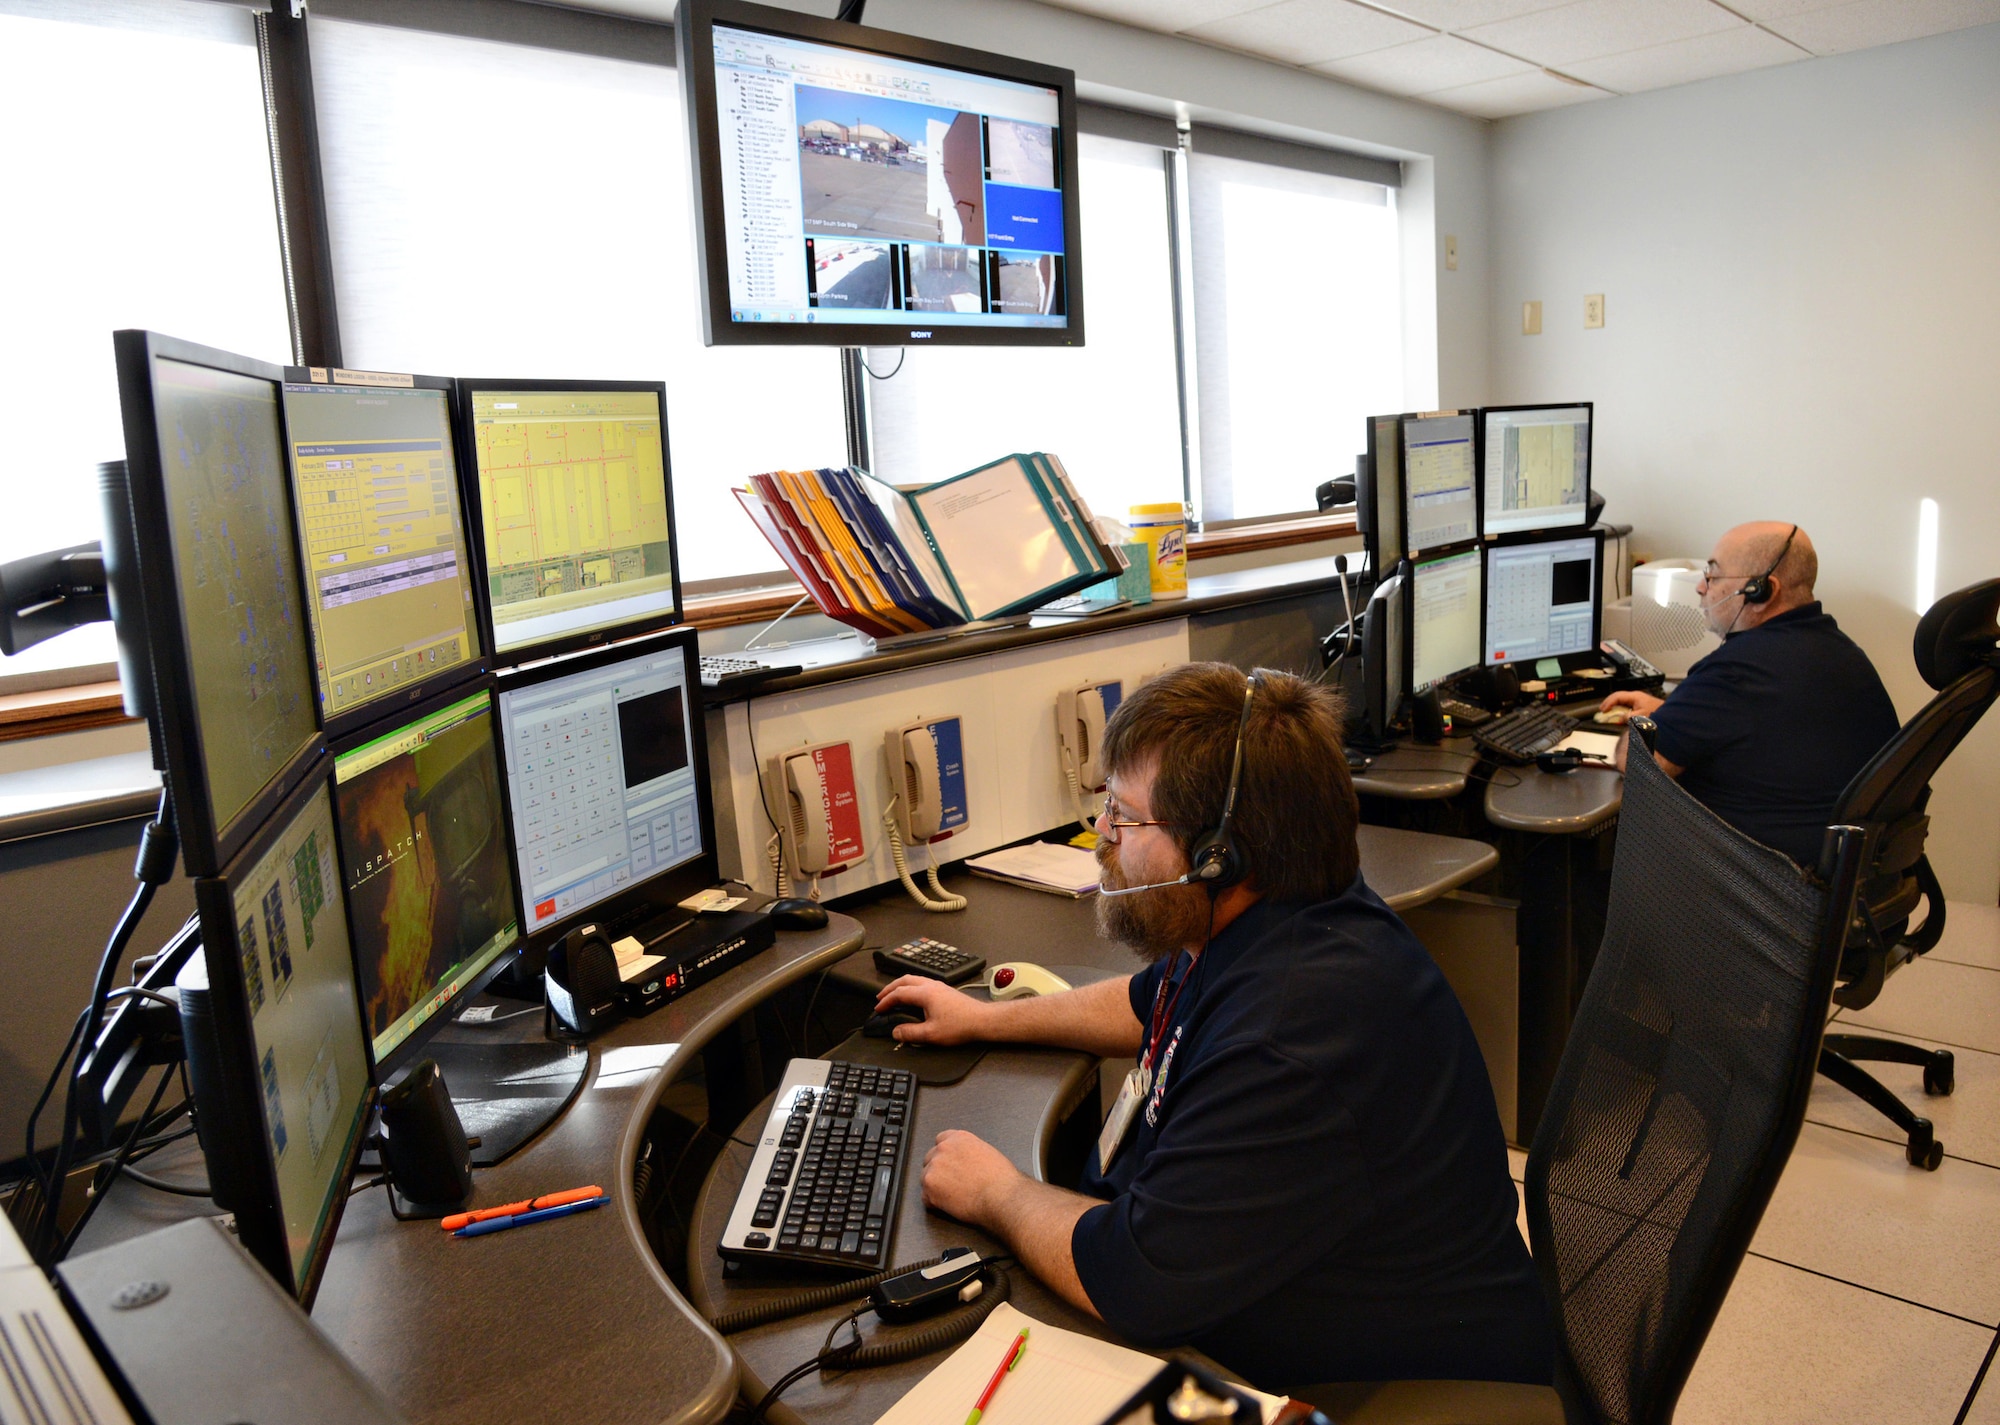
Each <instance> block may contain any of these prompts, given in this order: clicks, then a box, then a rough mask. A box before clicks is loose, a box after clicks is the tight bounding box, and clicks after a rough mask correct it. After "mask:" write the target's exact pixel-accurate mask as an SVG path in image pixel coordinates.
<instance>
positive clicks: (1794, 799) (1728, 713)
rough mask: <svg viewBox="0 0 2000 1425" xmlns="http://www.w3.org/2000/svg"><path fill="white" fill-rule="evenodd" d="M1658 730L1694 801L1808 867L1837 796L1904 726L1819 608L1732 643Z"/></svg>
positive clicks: (1700, 667)
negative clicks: (1679, 768) (1682, 769)
mask: <svg viewBox="0 0 2000 1425" xmlns="http://www.w3.org/2000/svg"><path fill="white" fill-rule="evenodd" d="M1653 721H1654V722H1655V723H1657V724H1658V725H1659V729H1660V734H1659V738H1658V740H1657V741H1656V742H1655V744H1654V745H1655V747H1656V748H1657V750H1658V751H1659V754H1660V755H1661V756H1662V757H1664V758H1666V759H1667V760H1668V761H1669V762H1672V763H1674V764H1675V765H1676V766H1679V767H1683V768H1685V769H1686V770H1685V771H1684V772H1683V773H1682V774H1681V778H1680V783H1681V785H1682V786H1683V787H1685V788H1687V790H1688V792H1689V794H1690V795H1692V796H1693V797H1694V798H1695V799H1696V800H1697V801H1699V802H1701V803H1702V804H1703V805H1704V806H1706V807H1707V808H1708V809H1709V810H1710V811H1713V812H1714V813H1715V814H1716V815H1717V816H1719V817H1721V818H1722V819H1723V820H1724V821H1726V822H1728V823H1729V824H1730V825H1731V826H1733V827H1735V828H1736V829H1737V830H1738V831H1741V832H1742V833H1743V834H1744V835H1746V836H1749V837H1752V838H1753V839H1755V840H1757V841H1761V842H1763V843H1764V844H1765V845H1766V846H1772V847H1776V848H1777V849H1778V850H1780V851H1782V852H1784V853H1785V854H1786V855H1787V856H1789V857H1791V858H1792V859H1793V860H1794V861H1797V862H1799V863H1800V864H1801V865H1805V866H1813V865H1816V864H1818V861H1819V848H1820V839H1821V837H1822V836H1823V835H1824V834H1825V832H1826V828H1827V825H1828V823H1829V822H1831V821H1832V820H1833V812H1834V807H1835V805H1836V804H1837V803H1838V802H1839V800H1840V794H1841V792H1842V791H1843V790H1845V789H1846V786H1847V784H1848V783H1849V782H1850V781H1852V780H1853V779H1854V774H1855V773H1856V772H1859V771H1860V770H1861V769H1862V768H1863V767H1865V766H1867V765H1868V761H1869V759H1870V758H1872V757H1873V756H1874V755H1875V754H1876V753H1877V752H1879V751H1881V750H1882V746H1883V744H1884V743H1886V742H1887V741H1888V740H1889V739H1890V738H1892V737H1894V736H1895V735H1896V731H1897V729H1898V727H1900V725H1901V724H1900V723H1899V722H1898V720H1897V717H1896V705H1895V704H1894V703H1892V702H1890V701H1889V693H1888V690H1887V689H1886V688H1884V687H1883V686H1882V680H1881V678H1880V677H1878V676H1877V675H1876V672H1875V665H1874V664H1873V663H1870V662H1869V661H1868V655H1867V654H1866V653H1863V652H1862V651H1861V647H1860V645H1859V644H1857V643H1855V641H1854V640H1853V639H1851V638H1849V637H1848V636H1847V635H1846V634H1844V633H1842V632H1841V631H1840V625H1838V624H1836V623H1835V622H1834V621H1833V617H1832V616H1831V615H1830V614H1828V613H1826V612H1825V611H1824V610H1822V609H1821V608H1820V606H1819V604H1818V603H1817V602H1815V603H1810V604H1801V605H1800V606H1799V607H1798V608H1795V609H1791V610H1789V611H1788V612H1785V613H1782V614H1779V615H1778V616H1777V617H1776V618H1773V619H1770V620H1769V621H1767V622H1765V623H1760V624H1758V625H1757V627H1755V628H1752V629H1745V630H1744V631H1743V632H1742V633H1737V634H1732V635H1730V636H1729V637H1728V638H1727V639H1725V640H1724V641H1723V644H1722V647H1720V648H1718V649H1716V650H1715V651H1714V652H1713V653H1711V654H1709V655H1708V656H1707V657H1706V658H1704V659H1702V660H1701V662H1699V663H1697V664H1695V665H1694V667H1693V668H1692V669H1690V670H1689V671H1688V675H1687V678H1686V679H1685V680H1684V681H1683V682H1682V683H1681V685H1680V686H1679V687H1678V688H1676V689H1674V692H1673V696H1671V697H1670V698H1668V699H1667V700H1666V702H1664V703H1662V704H1661V705H1660V708H1659V710H1658V711H1657V712H1655V713H1654V714H1653Z"/></svg>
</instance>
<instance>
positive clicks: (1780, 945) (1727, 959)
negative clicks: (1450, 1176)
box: [1298, 717, 1866, 1425]
mask: <svg viewBox="0 0 2000 1425" xmlns="http://www.w3.org/2000/svg"><path fill="white" fill-rule="evenodd" d="M1629 726H1630V727H1631V728H1632V730H1633V734H1634V736H1635V737H1636V738H1638V739H1640V740H1641V741H1642V742H1643V743H1644V745H1645V746H1646V747H1647V748H1648V749H1650V748H1651V746H1652V739H1653V724H1652V722H1651V721H1650V720H1648V719H1646V718H1637V717H1635V718H1633V719H1632V720H1631V723H1630V724H1629ZM1629 762H1630V770H1629V771H1628V772H1627V773H1626V781H1625V803H1624V808H1623V810H1622V812H1621V813H1620V819H1619V828H1618V854H1617V860H1616V862H1615V863H1614V864H1613V867H1612V873H1611V901H1610V913H1609V915H1608V917H1607V919H1606V923H1605V931H1604V939H1603V943H1602V946H1601V948H1600V949H1599V951H1598V955H1597V962H1596V965H1595V966H1594V967H1593V969H1592V971H1591V976H1590V982H1589V984H1588V986H1587V987H1586V988H1585V990H1584V993H1583V999H1582V1002H1581V1003H1580V1004H1579V1005H1578V1007H1577V1012H1576V1017H1575V1019H1574V1021H1573V1023H1572V1025H1571V1028H1570V1035H1569V1043H1568V1045H1567V1047H1566V1048H1565V1049H1564V1051H1563V1056H1562V1062H1561V1064H1560V1065H1559V1066H1558V1067H1557V1070H1556V1076H1555V1082H1554V1085H1553V1086H1552V1087H1551V1089H1550V1091H1549V1096H1548V1102H1547V1106H1546V1107H1545V1108H1544V1110H1543V1113H1542V1119H1541V1122H1540V1125H1539V1126H1538V1127H1537V1129H1536V1132H1535V1141H1534V1146H1533V1149H1532V1150H1531V1151H1530V1152H1529V1154H1528V1170H1527V1181H1526V1184H1525V1191H1526V1198H1527V1210H1528V1236H1529V1242H1530V1245H1531V1247H1532V1249H1533V1252H1534V1258H1535V1266H1536V1270H1537V1271H1538V1272H1539V1273H1540V1276H1541V1280H1542V1289H1543V1294H1544V1295H1545V1296H1546V1297H1547V1299H1548V1302H1549V1307H1550V1311H1551V1313H1552V1315H1553V1317H1554V1322H1555V1327H1556V1338H1557V1362H1556V1387H1555V1389H1553V1390H1550V1389H1537V1388H1535V1387H1525V1386H1518V1385H1502V1384H1497V1383H1487V1382H1471V1381H1397V1382H1378V1383H1372V1384H1366V1385H1339V1386H1323V1387H1314V1388H1308V1389H1307V1390H1304V1391H1300V1392H1298V1394H1299V1395H1300V1396H1301V1397H1302V1398H1304V1399H1307V1400H1311V1401H1313V1402H1314V1403H1315V1404H1317V1405H1319V1406H1321V1407H1322V1408H1323V1409H1325V1410H1326V1411H1327V1413H1328V1414H1329V1415H1332V1416H1333V1418H1334V1419H1336V1420H1339V1421H1341V1422H1342V1425H1389V1422H1396V1425H1466V1422H1475V1421H1477V1422H1489V1423H1490V1425H1544V1422H1549V1425H1562V1423H1563V1422H1567V1425H1602V1422H1611V1421H1616V1422H1620V1425H1650V1422H1664V1421H1666V1420H1669V1419H1671V1418H1672V1415H1673V1409H1674V1404H1675V1402H1676V1400H1678V1398H1679V1396H1680V1392H1681V1387H1682V1386H1683V1385H1684V1384H1685V1383H1686V1381H1687V1377H1688V1373H1689V1372H1690V1371H1691V1370H1692V1369H1693V1367H1694V1362H1695V1357H1696V1356H1697V1355H1698V1354H1699V1352H1700V1350H1701V1345H1702V1342H1703V1340H1704V1339H1705V1338H1706V1337H1707V1335H1708V1330H1709V1328H1710V1326H1712V1325H1713V1324H1714V1321H1715V1316H1716V1313H1717V1312H1718V1311H1719V1310H1720V1309H1721V1307H1722V1300H1723V1297H1724V1296H1725V1295H1726V1294H1727V1292H1728V1290H1729V1285H1730V1282H1731V1281H1732V1280H1733V1279H1734V1278H1735V1275H1736V1269H1737V1266H1738V1265H1739V1264H1740V1263H1741V1261H1742V1260H1743V1253H1744V1251H1745V1249H1746V1248H1747V1247H1748V1246H1749V1245H1750V1239H1751V1236H1752V1234H1753V1233H1754V1232H1755V1231H1756V1227H1757V1223H1758V1220H1759V1219H1760V1218H1761V1217H1762V1216H1763V1213H1764V1208H1765V1206H1766V1204H1768V1203H1769V1201H1770V1198H1771V1193H1772V1191H1773V1189H1774V1188H1776V1186H1777V1183H1778V1175H1779V1174H1780V1173H1781V1172H1782V1171H1783V1170H1784V1166H1785V1162H1786V1160H1787V1159H1788V1158H1789V1157H1790V1156H1791V1151H1792V1145H1793V1144H1794V1143H1795V1142H1796V1141H1797V1139H1798V1135H1799V1127H1800V1125H1801V1124H1802V1123H1803V1122H1804V1121H1805V1111H1806V1101H1807V1100H1808V1099H1809V1098H1810V1097H1811V1095H1812V1084H1813V1071H1814V1066H1815V1063H1816V1061H1817V1058H1818V1053H1819V1044H1820V1034H1821V1030H1822V1028H1823V1027H1824V1025H1825V1023H1826V1016H1827V1006H1828V1002H1829V1000H1830V998H1831V995H1832V992H1833V986H1834V980H1835V974H1836V971H1837V969H1838V968H1839V964H1840V958H1841V949H1842V946H1843V944H1844V943H1845V934H1844V932H1845V928H1846V926H1847V923H1848V920H1849V917H1850V910H1851V907H1852V906H1853V904H1854V899H1855V889H1856V886H1857V885H1858V884H1859V879H1860V872H1861V866H1862V855H1863V850H1864V845H1865V841H1866V837H1865V836H1864V834H1863V833H1862V832H1860V831H1859V830H1856V829H1854V828H1851V827H1836V828H1834V829H1833V830H1831V831H1829V832H1828V833H1827V843H1826V856H1825V857H1824V866H1825V871H1826V879H1824V880H1822V879H1820V878H1819V877H1815V876H1813V875H1811V874H1809V873H1807V872H1805V871H1802V870H1801V869H1800V868H1799V867H1798V866H1797V865H1796V864H1795V863H1794V862H1793V861H1792V860H1791V859H1790V858H1788V857H1786V856H1784V855H1782V854H1781V853H1779V852H1777V851H1773V850H1771V849H1770V848H1769V847H1766V846H1762V845H1760V844H1758V843H1757V842H1755V841H1752V840H1751V839H1750V838H1749V837H1747V836H1745V835H1743V834H1742V833H1741V832H1739V831H1737V830H1736V829H1735V828H1733V827H1731V826H1730V825H1729V824H1728V823H1726V822H1724V821H1723V820H1722V819H1721V818H1720V817H1718V816H1716V815H1715V814H1714V813H1713V812H1711V811H1709V810H1708V808H1706V807H1704V806H1703V805H1702V804H1701V803H1700V802H1698V801H1696V800H1695V799H1694V798H1693V797H1692V796H1690V795H1688V793H1687V792H1686V791H1684V790H1683V789H1682V788H1681V786H1680V785H1679V783H1677V782H1675V781H1674V780H1673V779H1672V778H1670V777H1668V776H1667V775H1666V773H1665V772H1663V771H1662V770H1661V769H1660V767H1659V765H1658V764H1657V763H1656V762H1655V761H1654V760H1653V759H1652V758H1651V757H1650V756H1645V755H1643V754H1640V753H1638V752H1637V750H1636V747H1635V751H1634V755H1633V756H1632V757H1631V758H1630V759H1629Z"/></svg>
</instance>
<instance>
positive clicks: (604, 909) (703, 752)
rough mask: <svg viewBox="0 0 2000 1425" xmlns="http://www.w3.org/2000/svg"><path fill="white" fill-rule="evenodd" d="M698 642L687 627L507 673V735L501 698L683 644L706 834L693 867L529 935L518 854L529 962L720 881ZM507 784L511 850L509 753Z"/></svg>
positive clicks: (670, 906)
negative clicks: (593, 927) (575, 935)
mask: <svg viewBox="0 0 2000 1425" xmlns="http://www.w3.org/2000/svg"><path fill="white" fill-rule="evenodd" d="M696 640H697V634H696V631H695V630H694V629H692V628H689V627H687V626H685V625H683V626H681V627H679V628H671V629H667V630H665V631H663V632H660V633H655V634H650V635H647V636H645V637H643V638H635V639H629V640H627V641H626V642H624V643H617V644H613V645H611V646H610V647H607V648H599V649H594V650H592V651H591V652H589V653H579V654H576V655H574V656H573V657H569V658H564V659H559V660H556V661H554V662H547V663H541V664H537V665H535V666H534V667H531V668H520V669H515V670H513V671H511V672H509V673H504V674H502V675H501V677H500V679H499V687H498V689H497V690H496V694H495V697H494V700H493V716H494V719H495V722H494V726H495V727H496V729H499V731H500V732H501V733H503V734H504V732H505V719H504V717H503V715H502V713H501V711H500V698H499V695H500V694H504V693H510V692H515V691H518V690H520V689H524V688H533V687H538V686H540V685H541V684H543V683H552V682H554V681H555V680H557V679H558V678H568V677H573V676H574V675H576V674H578V673H591V672H595V671H597V670H598V669H600V668H607V667H610V666H611V665H612V664H614V663H623V662H625V661H627V660H628V659H633V658H646V657H652V656H655V655H657V654H658V653H660V652H661V651H662V650H665V649H669V648H672V647H674V646H676V645H678V646H679V647H680V648H681V650H682V657H683V660H684V667H685V672H686V677H687V682H686V687H687V704H688V744H689V745H688V755H689V757H690V758H691V759H692V760H693V764H694V781H695V819H696V821H697V823H698V824H699V825H698V830H699V831H700V833H701V844H702V852H701V854H700V855H698V856H696V857H695V858H694V859H693V860H692V861H685V862H683V863H681V864H680V865H678V866H672V867H669V868H668V869H666V870H664V871H660V872H658V873H656V874H654V875H652V876H649V877H647V878H646V879H645V880H643V881H640V882H638V883H636V884H634V885H632V886H629V887H627V888H626V889H625V890H622V891H619V892H618V893H617V894H615V895H612V896H608V897H606V898H605V899H603V900H601V901H599V902H597V903H596V904H595V905H592V906H588V907H586V908H584V909H583V910H579V911H572V912H571V913H570V914H569V915H566V916H563V917H561V918H560V919H558V920H554V921H551V922H550V923H549V924H547V925H545V926H543V927H542V928H541V929H539V930H534V931H530V930H529V929H528V905H527V895H528V888H527V885H526V883H525V882H523V881H522V880H521V873H520V864H519V863H520V856H519V853H518V850H517V851H516V854H515V866H514V887H515V891H516V893H517V894H518V895H519V896H520V898H521V900H520V904H519V905H518V906H517V907H516V909H517V910H518V911H519V912H520V916H521V943H522V944H523V945H525V946H527V947H529V951H528V953H529V963H531V964H532V963H534V961H535V958H536V954H537V952H538V951H540V950H543V949H545V948H546V947H548V946H550V945H552V944H554V943H555V942H556V941H557V940H559V939H561V938H562V937H563V936H564V935H565V934H567V933H568V932H569V931H571V930H573V929H575V928H576V927H577V926H579V925H589V924H593V923H600V922H603V921H607V920H617V919H619V918H621V917H623V916H625V915H627V914H629V913H631V912H633V911H636V910H641V909H645V910H651V911H655V912H658V913H660V914H665V913H667V912H668V911H672V910H675V909H677V908H678V905H679V902H681V901H683V900H686V899H687V898H688V897H689V896H691V895H693V894H695V893H696V892H697V891H705V890H707V889H708V888H709V887H711V886H713V885H715V884H717V883H718V882H719V881H720V880H721V878H722V871H721V861H720V857H721V850H720V848H719V847H718V846H717V845H716V840H715V789H714V786H713V785H712V784H711V783H710V781H709V772H708V731H707V718H706V714H705V711H704V708H703V704H702V697H701V653H700V649H699V646H698V644H697V641H696ZM500 781H501V787H502V795H503V796H504V797H505V798H506V801H507V838H508V844H509V845H510V846H512V845H514V783H513V776H512V773H511V772H510V770H509V767H508V762H507V754H506V749H505V748H504V747H503V748H502V749H501V754H500Z"/></svg>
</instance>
